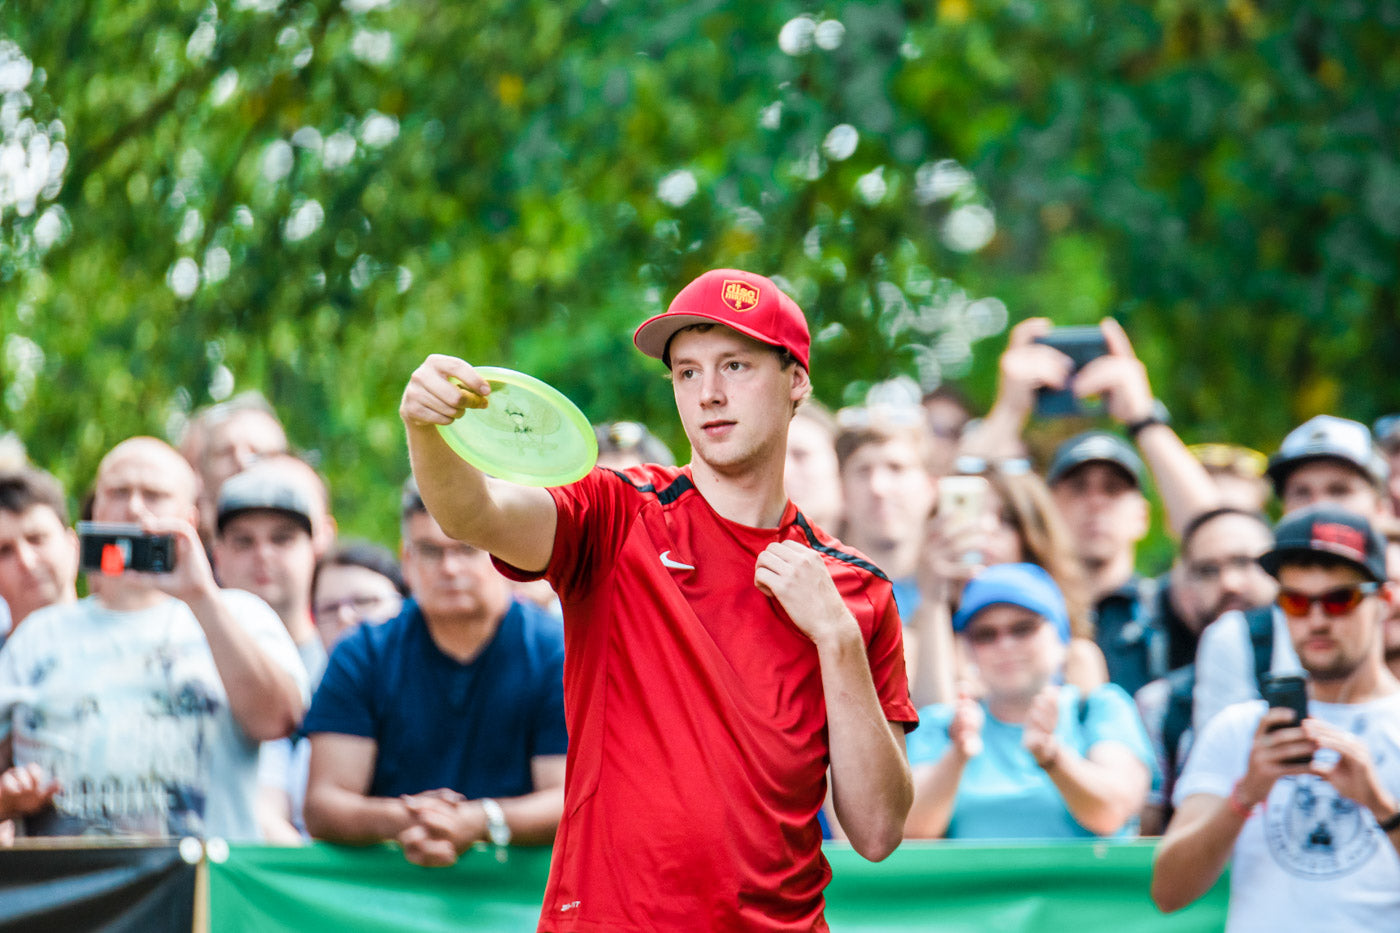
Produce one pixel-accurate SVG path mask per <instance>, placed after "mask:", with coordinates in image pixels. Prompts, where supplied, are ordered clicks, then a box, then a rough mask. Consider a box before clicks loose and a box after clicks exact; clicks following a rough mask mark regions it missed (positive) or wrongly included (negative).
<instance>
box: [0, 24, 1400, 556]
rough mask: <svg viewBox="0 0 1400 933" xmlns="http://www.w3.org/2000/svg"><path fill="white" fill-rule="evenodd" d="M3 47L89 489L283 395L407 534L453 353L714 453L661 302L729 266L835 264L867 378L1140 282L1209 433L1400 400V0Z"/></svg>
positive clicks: (354, 494) (83, 34) (974, 383)
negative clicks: (426, 386) (209, 409)
mask: <svg viewBox="0 0 1400 933" xmlns="http://www.w3.org/2000/svg"><path fill="white" fill-rule="evenodd" d="M0 36H3V37H4V38H0V325H2V326H3V335H4V336H3V354H0V393H2V394H3V408H2V409H0V425H4V426H5V427H8V428H11V429H13V430H15V431H16V432H17V433H18V434H19V435H20V436H21V437H22V438H23V439H24V440H25V441H26V443H27V444H28V446H29V448H30V451H31V454H32V456H33V457H34V459H35V460H36V461H37V462H39V463H40V464H42V465H45V466H47V467H49V468H51V469H54V470H55V471H56V472H57V473H58V474H59V475H60V476H61V477H62V478H63V479H65V480H66V481H67V482H68V483H69V484H70V485H71V486H73V487H74V488H75V489H82V488H83V487H85V485H86V484H87V483H88V482H89V481H90V478H91V475H92V470H93V468H94V467H95V465H96V460H97V458H98V457H100V455H101V453H102V452H103V451H105V450H106V449H107V448H109V447H110V446H111V445H112V444H113V443H114V442H115V441H116V440H118V439H120V438H122V437H124V436H128V435H130V434H133V433H137V432H150V433H157V434H170V433H171V432H173V431H177V430H178V428H179V425H180V422H181V420H182V418H183V417H184V416H185V415H186V414H187V413H188V412H189V411H191V410H192V409H194V408H197V407H198V406H200V405H203V404H206V403H208V402H209V401H211V400H216V399H219V398H223V397H226V396H227V395H228V394H230V393H231V392H232V391H236V390H239V389H244V388H259V389H261V390H263V391H264V392H265V393H266V394H267V395H268V396H269V398H270V399H271V400H272V401H273V403H274V404H275V405H276V406H277V408H278V410H279V411H280V412H281V413H282V415H283V417H284V419H285V420H286V421H287V423H288V429H289V433H290V434H291V437H292V439H293V441H294V443H295V444H296V445H297V446H299V447H300V448H303V449H306V450H310V451H314V452H316V453H318V454H319V457H320V461H321V466H322V468H323V470H324V472H325V473H326V474H327V475H328V477H329V479H330V481H331V485H332V489H333V491H334V494H335V501H336V506H337V511H338V513H339V515H340V517H341V523H342V526H343V527H345V528H347V529H349V530H350V531H352V532H356V533H359V534H364V535H369V536H372V537H377V538H380V539H384V540H392V539H393V537H394V534H395V528H394V514H393V502H394V496H393V493H392V488H393V487H394V484H396V483H397V482H398V481H399V480H400V479H401V478H402V476H403V475H404V474H405V472H406V462H405V459H404V453H403V441H402V437H401V434H402V432H401V429H400V425H399V423H398V419H397V414H396V409H397V400H398V395H399V392H400V391H401V388H402V385H403V383H404V381H405V380H406V378H407V376H408V373H409V372H410V371H411V370H412V369H413V367H414V366H416V365H417V363H418V362H419V361H421V359H422V357H423V356H424V355H426V354H427V353H430V352H451V353H454V354H457V355H461V356H464V357H466V358H468V359H470V360H473V361H477V362H483V363H494V364H504V365H510V366H514V367H517V368H521V369H525V370H527V371H529V372H532V373H534V374H536V375H539V376H541V377H542V378H545V379H547V380H549V381H551V382H554V383H555V384H557V385H558V386H559V387H560V388H561V389H563V390H564V391H565V392H566V393H567V394H569V395H570V396H572V397H573V398H575V399H576V400H577V401H578V402H579V403H580V405H581V406H582V407H583V408H584V410H585V412H586V413H588V414H589V416H590V417H592V418H593V419H595V420H602V419H604V418H613V417H629V418H639V419H642V420H646V421H648V422H650V423H652V424H653V425H656V426H657V427H658V429H659V430H660V433H662V435H663V436H665V437H667V438H668V440H670V441H672V442H673V443H674V444H675V445H676V446H677V447H679V448H680V449H681V450H682V451H683V450H684V443H683V438H681V437H679V436H678V435H677V433H676V427H675V419H674V414H673V410H672V406H671V402H670V399H669V388H668V385H667V383H666V381H665V379H664V376H663V375H662V374H661V372H660V368H659V366H658V365H656V364H654V363H650V362H649V361H647V360H645V359H644V358H642V357H640V355H639V354H637V353H635V351H633V350H632V349H631V348H630V339H629V337H630V331H631V328H632V326H633V325H635V323H636V322H638V321H639V320H641V319H642V318H643V317H644V316H646V315H648V314H651V313H655V312H656V311H657V310H659V309H661V308H662V307H664V305H665V303H666V301H667V300H669V297H670V296H671V295H672V294H673V293H674V292H675V290H676V289H677V288H678V287H679V286H680V285H681V284H683V283H684V281H686V280H688V279H689V278H690V277H691V276H693V275H695V274H696V273H698V272H700V271H702V270H703V269H705V268H709V267H712V266H717V265H736V266H742V267H746V268H752V269H755V270H758V271H764V272H768V273H770V274H774V275H775V276H777V277H779V278H780V280H781V281H782V282H783V283H784V284H785V285H786V286H787V287H788V288H790V289H791V291H792V293H793V294H794V296H795V297H796V298H797V299H798V301H799V302H800V303H801V304H802V305H803V307H804V308H805V309H806V310H807V311H808V314H809V317H810V318H811V320H812V323H813V330H814V332H815V333H816V335H817V345H816V350H815V353H814V365H815V367H816V368H815V377H816V383H817V386H818V394H819V395H820V396H821V397H822V398H823V399H824V400H825V401H827V402H829V403H832V404H841V403H844V402H850V401H854V400H858V399H859V398H860V397H862V395H863V392H864V389H865V388H866V387H867V386H868V385H869V384H870V383H871V382H872V381H874V380H877V379H880V378H883V377H884V376H887V375H891V374H894V373H897V372H898V373H905V374H908V375H910V376H913V377H914V378H916V379H918V380H919V381H920V382H921V383H922V384H924V385H925V386H926V387H927V386H932V385H934V384H937V383H938V382H939V381H940V380H944V379H959V380H962V381H964V382H965V383H966V384H967V385H968V386H969V388H970V390H971V391H972V394H973V395H974V396H975V397H977V398H979V399H983V400H985V399H987V397H988V396H989V393H990V391H991V388H992V385H991V383H992V380H993V379H994V370H995V366H994V364H993V362H992V361H993V359H994V357H995V354H996V353H997V352H998V351H999V349H1000V345H1001V341H1000V340H987V339H986V338H988V337H993V336H996V335H998V334H1000V333H1001V332H1002V331H1003V329H1004V328H1005V326H1006V324H1007V321H1008V317H1009V318H1011V319H1019V318H1020V317H1024V316H1027V315H1030V314H1045V315H1048V316H1050V317H1052V318H1053V319H1055V320H1056V321H1057V322H1059V323H1082V322H1085V321H1091V320H1094V319H1096V318H1098V317H1100V316H1102V315H1104V314H1107V313H1113V314H1116V315H1118V316H1119V317H1120V318H1121V319H1122V320H1124V322H1125V323H1126V324H1127V326H1128V329H1129V332H1130V333H1131V334H1132V335H1133V336H1134V337H1135V338H1136V341H1137V345H1138V348H1139V351H1140V353H1141V354H1142V356H1143V357H1144V359H1145V360H1146V361H1147V362H1148V364H1149V366H1150V367H1151V369H1152V372H1153V374H1154V377H1155V383H1156V387H1157V389H1158V392H1159V394H1160V395H1162V396H1163V397H1164V398H1165V399H1166V400H1167V401H1168V402H1169V404H1171V405H1172V407H1173V408H1174V409H1175V411H1176V413H1177V417H1178V422H1179V423H1180V424H1181V425H1182V433H1183V434H1184V435H1186V436H1187V438H1188V440H1196V439H1202V440H1203V439H1218V438H1225V437H1229V438H1237V439H1240V440H1243V441H1245V442H1249V443H1254V444H1256V445H1259V446H1262V447H1265V448H1268V447H1269V446H1270V445H1272V444H1273V443H1275V442H1276V440H1277V438H1278V437H1279V436H1280V434H1281V433H1282V432H1283V431H1284V430H1286V429H1287V428H1288V427H1289V426H1290V425H1291V424H1293V423H1295V422H1296V421H1297V420H1298V419H1299V418H1300V417H1302V416H1303V415H1305V414H1308V413H1311V412H1312V411H1314V410H1321V409H1330V410H1335V411H1339V412H1342V413H1347V414H1352V415H1354V416H1358V417H1370V416H1372V415H1374V414H1376V413H1379V412H1380V411H1382V410H1388V409H1391V408H1395V407H1397V402H1400V400H1398V399H1397V397H1396V392H1395V382H1394V380H1393V379H1391V378H1388V376H1389V363H1390V361H1391V360H1393V359H1395V358H1397V356H1400V327H1397V326H1396V324H1397V321H1396V308H1397V282H1396V276H1397V270H1398V269H1400V263H1398V262H1397V258H1400V257H1397V242H1398V241H1400V159H1398V158H1397V154H1400V146H1397V145H1396V143H1397V139H1396V134H1397V130H1396V123H1397V121H1396V119H1395V117H1396V114H1397V113H1400V57H1397V56H1395V55H1394V54H1393V52H1394V49H1395V48H1396V47H1397V45H1398V43H1397V38H1400V2H1398V0H1389V2H1387V0H1380V2H1372V3H1364V4H1362V3H1359V2H1344V3H1339V4H1332V5H1326V6H1322V5H1315V4H1305V3H1301V2H1278V3H1268V4H1252V3H1249V2H1246V0H1233V2H1230V3H1228V4H1219V3H1204V2H1191V0H1172V2H1166V0H1163V2H1158V3H1150V4H1144V3H1123V2H1097V3H1090V2H1087V0H1068V2H1064V3H1056V4H1039V3H1033V2H1030V0H996V2H987V3H977V4H973V3H971V2H970V0H940V2H938V3H937V4H934V5H929V4H913V3H906V4H902V3H896V2H837V0H832V2H828V3H826V4H824V5H821V6H813V5H808V4H802V3H791V2H775V3H770V4H737V3H720V2H716V0H697V2H692V3H687V4H662V3H643V2H636V0H607V2H605V0H587V2H580V0H574V2H559V3H535V2H528V3H519V2H516V3H509V4H507V3H502V2H498V0H479V2H475V3H462V4H443V3H432V2H429V3H410V2H408V0H343V2H332V0H303V2H295V0H234V2H231V3H229V2H220V3H212V2H204V3H195V2H171V0H166V2H162V3H154V2H150V0H123V2H115V0H86V2H83V3H73V4H46V3H38V2H16V0H0ZM7 179H8V181H7ZM1008 308H1010V309H1011V310H1010V312H1008Z"/></svg>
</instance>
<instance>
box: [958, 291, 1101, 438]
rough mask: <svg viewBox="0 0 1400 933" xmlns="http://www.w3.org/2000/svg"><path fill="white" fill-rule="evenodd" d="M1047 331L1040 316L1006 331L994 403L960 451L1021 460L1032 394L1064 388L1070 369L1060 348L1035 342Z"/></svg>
mask: <svg viewBox="0 0 1400 933" xmlns="http://www.w3.org/2000/svg"><path fill="white" fill-rule="evenodd" d="M1051 329H1052V326H1051V324H1050V321H1049V320H1048V319H1046V318H1043V317H1033V318H1027V319H1026V320H1024V321H1022V322H1021V323H1019V324H1017V325H1016V326H1015V327H1013V328H1011V336H1010V338H1009V339H1008V341H1007V345H1006V350H1005V351H1004V352H1003V353H1002V354H1001V359H1000V360H999V362H998V368H999V371H1000V375H999V376H998V379H997V397H996V401H995V402H993V403H992V408H991V410H990V411H989V412H987V417H985V418H983V419H982V420H981V422H979V423H978V424H977V425H976V426H974V427H973V428H972V429H970V430H969V431H968V432H967V433H966V434H965V435H964V436H963V439H962V441H961V443H960V444H959V446H958V452H959V453H962V454H968V455H970V456H975V457H985V458H987V459H988V460H993V459H998V458H1002V457H1023V456H1025V452H1026V445H1025V444H1024V443H1023V442H1022V440H1021V432H1022V431H1023V430H1024V429H1025V427H1026V421H1027V419H1029V418H1030V415H1031V411H1032V410H1033V409H1034V408H1035V393H1036V390H1037V389H1042V388H1048V389H1062V388H1064V386H1065V383H1066V382H1067V381H1068V380H1069V377H1070V371H1071V369H1072V368H1073V366H1074V363H1073V361H1072V360H1070V358H1069V357H1068V356H1066V355H1065V354H1063V353H1061V352H1060V351H1059V350H1056V349H1055V348H1054V347H1049V346H1046V345H1045V344H1040V343H1036V342H1035V338H1037V337H1043V336H1045V335H1046V334H1048V333H1049V332H1050V331H1051Z"/></svg>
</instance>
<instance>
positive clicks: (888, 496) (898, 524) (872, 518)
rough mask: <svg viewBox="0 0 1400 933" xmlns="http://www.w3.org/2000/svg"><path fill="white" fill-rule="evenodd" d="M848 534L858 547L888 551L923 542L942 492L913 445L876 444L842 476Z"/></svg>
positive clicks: (857, 453) (853, 456)
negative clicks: (935, 504) (915, 541)
mask: <svg viewBox="0 0 1400 933" xmlns="http://www.w3.org/2000/svg"><path fill="white" fill-rule="evenodd" d="M841 489H842V493H843V494H844V497H845V500H846V532H845V536H846V537H849V538H850V539H851V541H852V542H853V543H855V546H856V547H861V546H862V545H864V546H866V547H872V546H873V547H874V548H875V549H884V548H890V547H894V546H896V545H898V544H901V543H904V542H907V541H910V540H912V539H916V538H918V539H921V538H922V537H923V535H924V531H925V527H924V526H925V522H926V521H927V520H928V517H929V513H930V512H932V511H933V503H934V499H935V497H936V496H937V492H936V490H937V487H936V486H935V485H934V482H933V479H932V477H930V476H929V474H928V470H927V469H926V468H925V466H924V462H923V458H922V457H921V456H920V453H919V450H918V448H917V447H916V446H915V445H914V443H913V442H912V441H910V440H904V439H902V438H892V439H890V440H884V441H871V442H869V443H866V444H862V445H861V446H860V447H857V448H856V449H855V450H853V451H852V452H851V453H850V455H849V456H848V457H847V458H846V463H845V466H844V468H843V469H842V471H841Z"/></svg>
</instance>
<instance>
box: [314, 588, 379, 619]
mask: <svg viewBox="0 0 1400 933" xmlns="http://www.w3.org/2000/svg"><path fill="white" fill-rule="evenodd" d="M396 599H398V597H397V596H371V595H368V594H365V593H361V594H359V595H356V596H347V597H345V598H344V599H337V600H334V601H331V602H324V603H317V604H316V605H314V606H312V607H311V611H312V613H313V614H314V615H315V616H316V617H317V618H321V617H323V616H324V617H326V618H329V617H331V616H334V615H339V614H340V613H341V612H342V611H344V610H346V609H349V610H351V611H352V612H353V613H354V614H355V615H357V616H363V615H365V614H366V613H369V612H372V611H374V610H375V609H377V608H379V607H380V606H382V605H384V604H386V603H388V602H390V601H392V600H396Z"/></svg>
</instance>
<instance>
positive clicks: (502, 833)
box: [477, 797, 511, 846]
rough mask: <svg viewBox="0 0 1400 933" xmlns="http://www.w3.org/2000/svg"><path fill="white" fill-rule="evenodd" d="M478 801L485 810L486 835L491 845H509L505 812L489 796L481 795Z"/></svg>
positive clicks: (508, 828) (508, 830)
mask: <svg viewBox="0 0 1400 933" xmlns="http://www.w3.org/2000/svg"><path fill="white" fill-rule="evenodd" d="M477 802H478V803H480V804H481V809H483V810H485V811H486V835H487V838H489V839H490V840H491V844H492V845H497V846H508V845H510V836H511V832H510V824H509V823H507V822H506V812H505V811H504V810H502V809H501V805H500V804H499V803H497V802H496V801H494V800H492V799H491V798H490V797H482V798H481V799H480V800H479V801H477Z"/></svg>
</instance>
